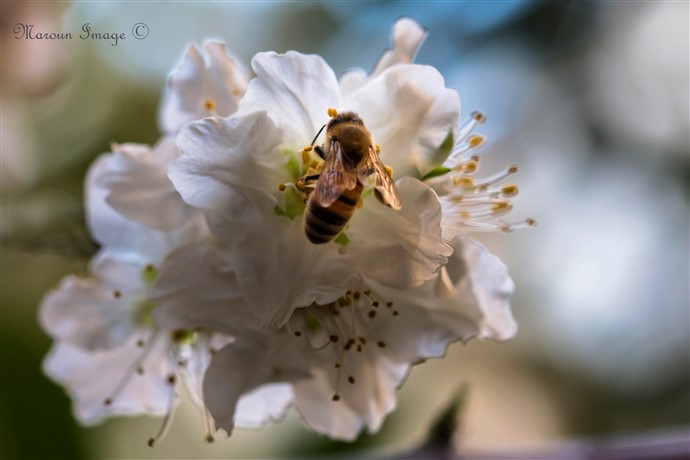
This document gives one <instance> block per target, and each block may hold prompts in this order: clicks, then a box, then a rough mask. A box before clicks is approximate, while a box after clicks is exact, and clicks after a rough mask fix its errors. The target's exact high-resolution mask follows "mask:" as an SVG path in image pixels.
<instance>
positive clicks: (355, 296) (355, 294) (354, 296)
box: [352, 291, 362, 300]
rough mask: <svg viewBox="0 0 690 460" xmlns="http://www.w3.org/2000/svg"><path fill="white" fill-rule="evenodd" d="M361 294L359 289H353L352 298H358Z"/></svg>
mask: <svg viewBox="0 0 690 460" xmlns="http://www.w3.org/2000/svg"><path fill="white" fill-rule="evenodd" d="M361 296H362V294H360V292H359V291H355V292H353V293H352V298H353V299H355V300H359V298H360V297H361Z"/></svg>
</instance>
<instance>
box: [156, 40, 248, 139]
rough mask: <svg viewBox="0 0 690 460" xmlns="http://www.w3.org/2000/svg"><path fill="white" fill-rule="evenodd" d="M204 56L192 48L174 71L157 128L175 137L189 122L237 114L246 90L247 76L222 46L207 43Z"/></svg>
mask: <svg viewBox="0 0 690 460" xmlns="http://www.w3.org/2000/svg"><path fill="white" fill-rule="evenodd" d="M202 49H203V52H201V51H199V49H197V47H196V46H195V45H194V44H192V45H189V47H188V48H187V52H186V53H185V55H184V57H183V58H182V62H181V63H180V64H179V65H178V66H177V68H175V70H173V72H172V73H171V75H170V77H169V79H168V85H167V87H166V89H165V95H164V97H163V102H162V103H161V106H160V109H159V112H158V124H159V125H160V127H161V129H162V130H163V131H164V132H166V133H174V132H177V131H179V129H180V128H181V127H182V125H184V124H185V123H187V122H188V121H192V120H199V119H201V118H205V117H208V116H212V115H218V116H222V117H226V116H228V115H230V114H232V113H233V112H235V111H236V110H237V105H238V101H239V100H240V98H241V97H242V95H243V94H244V92H245V90H246V88H247V72H246V70H245V69H244V68H243V66H242V65H241V64H240V63H239V62H238V61H237V60H236V59H234V58H233V57H231V56H229V55H228V52H227V50H226V49H225V44H223V43H217V42H212V41H208V42H205V43H204V44H203V47H202Z"/></svg>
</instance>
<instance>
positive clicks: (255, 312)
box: [40, 19, 532, 445]
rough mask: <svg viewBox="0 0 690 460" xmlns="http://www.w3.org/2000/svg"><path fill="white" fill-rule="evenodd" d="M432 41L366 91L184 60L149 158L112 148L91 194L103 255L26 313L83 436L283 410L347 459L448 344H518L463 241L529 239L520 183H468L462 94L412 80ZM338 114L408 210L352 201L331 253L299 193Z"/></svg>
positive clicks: (398, 28)
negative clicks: (109, 421)
mask: <svg viewBox="0 0 690 460" xmlns="http://www.w3.org/2000/svg"><path fill="white" fill-rule="evenodd" d="M425 35H426V32H425V31H424V30H423V29H422V28H421V27H420V26H419V25H418V24H417V23H416V22H414V21H412V20H410V19H401V20H399V21H398V22H397V23H396V24H395V26H394V29H393V44H392V48H391V49H389V50H387V51H385V52H384V54H383V55H382V56H381V58H380V59H379V61H378V63H377V65H376V67H375V68H374V70H373V71H372V72H370V73H367V72H364V71H359V70H356V71H349V72H347V73H345V74H343V75H342V76H340V78H338V77H336V75H335V73H334V71H333V70H332V69H331V68H330V67H329V66H328V65H327V64H326V62H325V61H324V60H323V59H322V58H321V57H319V56H315V55H304V54H300V53H297V52H288V53H285V54H276V53H273V52H266V53H259V54H257V55H256V56H255V57H254V58H253V59H252V61H251V69H252V70H253V74H254V75H255V76H254V77H253V78H250V77H249V75H250V73H249V71H248V70H247V69H246V68H245V67H244V66H243V65H242V64H240V63H239V62H238V61H237V60H236V59H234V58H233V57H232V56H231V55H230V54H229V53H228V51H227V50H226V48H225V46H224V45H223V44H221V43H216V42H207V43H205V44H204V45H203V46H202V47H201V48H197V47H196V46H194V45H191V46H189V48H188V49H187V50H186V53H185V55H184V57H183V59H182V61H181V63H180V64H179V66H178V67H176V68H175V69H174V70H173V72H172V73H171V75H170V77H169V81H168V85H167V87H166V89H165V94H164V98H163V102H162V104H161V107H160V112H159V126H160V128H161V131H162V132H163V133H164V134H163V136H162V138H161V139H160V141H159V142H158V143H157V144H156V145H154V146H153V147H150V146H146V145H139V144H118V145H113V146H112V152H110V153H107V154H104V155H102V156H101V157H100V158H98V159H97V160H96V162H95V163H94V165H93V166H92V167H91V169H90V171H89V173H88V176H87V178H86V185H85V187H86V188H85V191H86V210H87V218H88V225H89V229H90V231H91V233H92V235H93V238H94V239H95V240H96V241H97V242H98V243H99V245H100V249H99V251H98V253H97V254H96V255H95V257H94V258H93V260H92V261H91V263H90V267H89V275H88V276H87V277H85V278H84V277H77V276H68V277H67V278H65V279H64V280H63V281H62V283H61V284H60V286H59V287H58V288H57V289H55V290H54V291H52V292H50V293H49V294H48V295H46V297H45V299H44V300H43V303H42V306H41V310H40V319H41V322H42V325H43V327H44V329H45V330H46V331H47V332H48V333H49V334H50V335H51V336H52V337H53V339H54V340H55V342H54V345H53V347H52V349H51V351H50V352H49V354H48V356H47V358H46V360H45V363H44V368H45V372H46V373H47V374H48V375H49V376H50V377H51V378H52V379H53V380H55V381H56V382H58V383H60V384H62V385H64V387H65V388H66V389H67V391H68V392H69V394H70V396H71V398H72V399H73V402H74V412H75V416H76V418H77V419H78V420H79V421H80V422H82V423H83V424H86V425H90V424H94V423H98V422H99V421H101V420H103V419H105V418H107V417H111V416H116V415H134V414H152V415H160V416H164V422H163V423H162V426H161V429H160V432H159V433H157V434H156V435H155V436H153V437H151V439H150V440H149V444H150V445H154V444H155V443H157V442H158V441H159V440H160V439H161V438H162V437H163V436H164V434H165V431H166V430H167V428H168V427H169V426H170V422H171V420H172V415H173V413H174V409H175V405H176V403H177V401H178V399H179V398H178V395H179V394H181V393H182V392H183V391H182V390H183V387H184V389H185V391H184V392H185V393H187V394H189V397H190V398H191V399H192V401H193V402H194V404H195V405H196V406H198V408H199V409H200V411H201V413H202V414H203V419H204V421H205V428H204V429H205V435H206V438H207V440H209V441H212V440H213V439H214V435H215V434H216V432H217V431H218V430H222V431H223V432H225V433H226V434H228V435H229V434H230V433H231V432H232V430H233V428H234V426H236V425H237V426H240V427H259V426H262V425H264V424H266V423H268V422H270V421H276V420H279V419H281V418H282V417H283V416H284V414H285V413H286V411H287V410H288V409H289V408H290V407H294V409H295V410H297V411H298V412H299V414H300V415H301V418H302V420H303V422H304V423H305V425H307V426H308V427H309V428H310V429H311V430H314V431H316V432H319V433H322V434H324V435H327V436H329V437H331V438H334V439H342V440H352V439H354V438H355V437H356V436H357V435H358V433H360V432H361V431H362V430H368V431H369V432H374V431H376V430H378V429H379V428H380V427H381V424H382V422H383V419H384V417H385V415H386V414H388V413H389V412H391V411H392V410H393V409H394V407H395V405H396V389H397V388H398V387H400V386H401V385H402V383H403V381H404V380H405V378H406V376H407V375H408V373H409V371H410V369H411V367H412V366H413V365H415V364H418V363H421V362H423V361H424V360H426V359H429V358H439V357H442V356H443V355H444V354H445V352H446V348H447V346H448V344H449V343H451V342H455V341H463V342H464V341H467V340H469V339H470V338H472V337H479V338H482V339H495V340H506V339H509V338H511V337H512V336H513V335H514V334H515V332H516V324H515V322H514V320H513V318H512V315H511V311H510V306H509V303H508V297H509V295H510V294H511V292H512V290H513V283H512V281H511V279H510V277H509V276H508V274H507V271H506V268H505V266H504V265H503V264H502V263H501V262H500V260H498V259H497V258H496V257H494V256H492V255H491V254H490V253H489V252H488V251H487V250H486V249H485V248H484V247H483V246H481V245H480V244H478V243H477V242H474V241H473V240H472V239H471V238H470V236H469V235H470V233H471V232H473V231H486V230H498V231H506V230H511V229H513V228H517V227H522V226H529V225H532V221H531V220H529V219H528V220H526V221H522V222H510V221H507V220H505V219H504V217H505V215H506V213H508V212H509V211H510V208H511V202H510V198H511V197H512V196H514V195H515V194H516V193H517V187H516V186H515V185H514V184H509V183H505V179H506V178H507V177H508V176H510V175H511V174H512V173H514V172H515V171H516V168H515V167H514V166H510V167H508V168H507V169H506V170H505V171H502V172H499V173H497V174H495V175H492V176H490V177H485V178H480V177H478V176H477V174H476V172H477V167H478V162H479V156H478V155H477V153H476V152H477V149H478V148H479V147H480V146H481V145H482V144H483V143H484V139H483V137H482V136H481V135H479V134H476V133H475V132H474V130H475V127H476V126H477V125H478V124H479V123H482V122H483V121H484V116H483V115H482V114H480V113H478V112H474V113H472V114H471V115H470V116H469V117H465V118H468V120H467V121H465V122H464V123H461V122H460V120H461V117H460V98H459V96H458V94H457V92H456V91H455V90H453V89H450V88H447V87H446V86H445V82H444V79H443V77H442V75H441V74H440V73H439V72H438V71H437V70H436V69H435V68H433V67H430V66H426V65H418V64H414V63H413V60H414V56H415V54H416V52H417V50H418V48H419V46H420V45H421V43H422V42H423V40H424V38H425ZM338 112H339V113H345V112H355V113H357V114H358V116H359V117H360V118H361V120H362V121H363V122H364V125H365V126H366V128H367V129H368V131H369V132H370V134H371V137H372V139H373V142H375V143H376V145H375V147H376V150H377V153H376V155H378V156H379V159H380V161H381V162H382V163H383V164H385V165H386V169H385V171H384V174H392V180H393V181H394V183H395V190H396V194H397V197H398V198H399V200H400V203H401V207H400V209H392V208H390V207H387V206H384V205H382V204H381V203H380V202H379V200H377V199H376V198H375V195H377V193H374V192H375V190H372V187H371V186H370V185H368V184H365V186H364V188H363V191H362V193H361V197H360V198H359V202H358V204H357V209H356V211H355V212H354V214H353V215H352V217H351V218H350V219H346V220H347V221H346V222H344V223H343V225H342V231H341V232H340V234H339V235H338V237H337V238H335V239H334V240H333V241H331V242H329V243H326V244H318V245H317V244H314V243H312V242H311V241H309V239H308V238H307V236H306V234H305V222H304V219H305V217H304V215H305V208H306V206H307V205H306V204H305V203H308V202H309V198H310V190H309V189H308V188H305V187H300V186H299V184H300V182H303V181H304V179H305V177H312V180H313V181H317V182H318V181H319V180H320V176H319V171H321V170H322V168H324V160H323V159H322V158H319V156H318V155H316V151H318V150H320V149H319V148H318V147H319V146H320V145H321V144H322V143H325V142H326V140H325V137H326V136H327V135H328V131H322V132H320V130H321V128H322V127H323V126H324V125H326V124H328V122H329V119H331V117H335V116H337V115H336V114H337V113H338ZM317 133H319V134H318V135H317ZM314 136H317V139H315V140H314V141H313V142H312V139H314ZM313 147H316V148H313ZM329 153H331V152H328V151H326V152H325V154H329ZM310 175H311V176H310Z"/></svg>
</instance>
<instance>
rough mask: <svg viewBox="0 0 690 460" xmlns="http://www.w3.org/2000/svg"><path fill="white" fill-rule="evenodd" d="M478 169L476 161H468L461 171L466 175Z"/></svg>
mask: <svg viewBox="0 0 690 460" xmlns="http://www.w3.org/2000/svg"><path fill="white" fill-rule="evenodd" d="M477 169H478V163H477V162H476V161H469V162H467V163H466V164H465V166H463V168H462V170H463V171H464V172H466V173H470V174H471V173H473V172H476V171H477Z"/></svg>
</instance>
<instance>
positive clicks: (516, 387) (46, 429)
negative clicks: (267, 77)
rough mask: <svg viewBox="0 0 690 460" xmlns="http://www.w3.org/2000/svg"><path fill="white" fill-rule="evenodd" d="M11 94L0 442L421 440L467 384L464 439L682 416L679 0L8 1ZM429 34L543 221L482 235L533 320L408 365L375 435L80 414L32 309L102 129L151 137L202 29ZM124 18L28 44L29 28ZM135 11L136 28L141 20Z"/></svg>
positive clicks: (684, 113) (684, 170) (255, 39)
mask: <svg viewBox="0 0 690 460" xmlns="http://www.w3.org/2000/svg"><path fill="white" fill-rule="evenodd" d="M1 8H2V15H1V16H2V19H1V22H0V27H1V33H2V45H1V46H2V69H1V72H2V92H1V94H0V98H1V112H2V113H1V118H0V124H1V133H2V155H1V157H0V160H1V163H0V165H1V171H0V172H1V176H0V178H1V181H2V182H1V188H2V190H1V191H2V200H1V203H0V204H1V212H2V214H1V217H2V220H1V225H0V232H1V233H0V236H1V238H2V261H1V263H2V265H1V270H2V271H1V282H2V284H1V290H2V292H1V297H0V301H1V303H2V305H1V306H2V309H1V313H2V317H1V319H2V322H1V327H2V329H1V334H0V346H1V350H0V351H1V356H0V366H2V367H1V369H0V373H1V375H2V383H1V384H2V391H1V392H0V400H1V402H2V407H1V411H0V422H1V425H0V426H1V427H2V430H1V431H2V433H1V439H0V443H1V445H2V452H1V453H0V454H1V456H2V458H8V459H9V458H26V459H35V458H69V459H81V458H195V457H196V458H199V457H203V458H237V457H242V458H253V457H306V456H324V455H329V456H330V455H335V454H342V453H347V452H350V453H353V452H360V453H361V452H366V453H393V452H399V451H404V450H407V449H410V448H412V447H414V446H415V445H416V444H418V443H419V442H421V441H423V439H424V436H425V432H426V430H427V429H428V428H429V424H430V423H431V420H432V419H433V418H434V417H435V415H436V414H437V413H438V412H439V411H440V410H441V409H442V408H443V407H445V405H446V404H447V403H448V402H449V401H450V400H451V399H452V396H453V394H454V392H455V391H456V390H457V388H458V387H459V386H460V385H461V384H463V383H465V384H467V388H468V396H467V400H466V404H465V406H464V407H463V410H462V413H461V414H459V416H460V417H461V420H462V423H461V429H460V430H459V431H458V433H457V434H456V439H455V441H456V445H457V446H458V447H461V448H466V449H471V450H480V451H496V450H501V449H507V450H509V451H510V450H511V449H531V448H542V447H545V446H550V445H553V444H554V443H558V442H560V441H564V440H569V439H574V438H582V437H593V436H613V435H617V434H621V433H628V434H633V435H634V434H635V433H638V432H640V431H648V430H661V431H668V430H672V431H677V430H678V429H681V430H682V429H685V430H686V432H687V426H688V424H689V423H690V420H689V418H690V417H689V413H688V411H689V407H690V400H689V398H688V396H689V394H690V387H689V385H688V383H689V382H688V379H689V376H690V372H689V356H688V355H689V353H690V343H689V335H690V334H689V318H688V314H689V313H688V306H689V300H688V282H689V269H688V255H689V253H690V247H689V243H688V224H689V221H690V218H689V215H688V209H689V207H688V201H689V197H690V194H689V193H688V192H689V190H688V185H689V184H690V168H689V167H690V157H689V150H690V147H689V145H688V143H689V139H688V129H689V124H690V120H689V119H688V117H689V110H688V100H689V95H688V84H689V74H688V54H689V50H688V33H689V26H688V14H689V11H688V4H687V3H674V2H634V3H633V2H630V3H623V2H615V3H614V2H608V3H607V2H601V3H596V2H576V1H572V2H568V1H560V2H527V1H515V2H483V3H480V2H437V3H436V2H434V3H431V2H428V3H421V2H420V3H415V2H404V3H396V2H366V3H364V2H361V3H353V2H332V3H325V2H288V3H281V2H270V3H259V2H233V3H214V2H174V3H173V2H170V3H166V2H151V3H138V4H135V3H117V2H95V3H90V2H86V3H77V2H75V3H71V4H70V3H49V2H37V3H33V2H3V3H2V6H1ZM405 15H406V16H411V17H413V18H415V19H417V20H418V21H419V22H420V23H421V24H422V25H423V26H425V27H426V28H427V29H429V36H428V38H427V40H426V42H425V44H424V46H423V47H422V49H421V52H420V53H419V55H418V58H417V62H419V63H423V64H431V65H434V66H435V67H437V68H438V69H439V70H440V71H441V72H442V73H443V74H444V75H445V76H446V79H447V84H448V86H451V87H454V88H456V89H458V91H459V92H460V95H461V97H462V103H463V113H464V114H465V115H468V114H469V112H470V111H472V110H474V109H481V110H483V111H484V112H485V113H486V114H487V116H488V122H487V123H486V124H485V125H483V126H482V127H481V128H482V129H481V131H482V132H483V133H484V134H486V135H487V136H488V138H489V142H488V146H487V147H485V148H484V149H483V153H482V155H483V159H482V168H483V172H484V173H486V174H487V175H488V174H491V173H492V172H494V171H496V170H498V169H499V168H501V167H503V166H504V165H506V164H510V163H518V164H520V167H521V170H520V173H519V174H518V176H517V179H516V180H517V182H518V184H519V185H520V187H521V196H520V197H518V199H517V200H516V201H517V205H516V209H515V214H514V215H515V216H516V217H517V218H522V217H527V216H530V217H534V218H536V219H537V220H538V222H539V226H538V227H537V228H536V229H533V230H525V231H520V232H516V233H511V234H508V235H504V234H501V235H488V236H486V235H482V237H481V238H480V239H481V241H483V242H484V243H485V244H486V245H487V246H489V248H490V249H491V250H492V251H493V252H494V253H496V254H497V255H499V256H500V257H501V258H502V259H503V260H504V261H505V262H506V263H507V264H508V266H509V268H510V270H511V274H512V276H513V278H514V280H515V282H516V284H517V290H516V293H515V295H514V297H513V300H512V305H513V311H514V314H515V316H516V318H517V320H518V322H519V324H520V332H519V334H518V336H517V338H516V339H515V340H514V341H512V342H510V343H507V344H495V343H491V342H472V343H470V344H469V345H467V346H462V345H459V344H458V345H455V346H453V347H451V349H450V352H449V356H448V357H447V358H446V359H444V360H437V361H433V362H431V361H430V362H428V363H426V364H424V365H423V366H421V367H420V368H416V369H415V370H414V371H413V372H412V374H411V376H410V378H409V380H408V382H407V384H406V385H405V387H404V388H403V389H402V390H401V391H400V393H399V396H400V404H399V408H398V410H397V411H396V412H395V413H393V414H392V415H391V416H389V417H388V419H387V420H386V423H385V425H384V428H383V430H382V431H381V432H380V433H379V434H377V435H374V436H369V435H364V436H362V438H361V439H360V440H359V441H358V442H357V443H355V444H353V445H349V444H342V443H333V442H329V441H328V440H326V439H324V438H321V437H319V436H316V435H313V434H310V433H308V432H307V431H306V430H305V429H303V428H302V427H301V425H300V422H299V419H298V417H297V416H296V415H294V414H293V415H291V416H289V417H288V418H287V420H286V421H284V422H283V423H280V424H277V425H274V426H271V427H268V428H266V429H263V430H256V431H252V430H245V431H243V430H238V431H237V432H236V433H235V435H233V437H232V438H231V439H230V440H222V441H219V442H216V443H215V444H214V445H207V444H204V443H203V441H202V436H203V433H202V430H201V421H200V417H199V415H198V414H197V412H196V411H195V410H194V409H193V408H192V407H190V406H189V405H186V404H184V405H183V406H182V408H181V410H180V411H179V412H178V414H177V416H176V421H175V425H174V426H173V429H172V432H171V433H170V434H169V435H168V437H167V438H166V440H165V441H164V442H163V443H161V444H160V445H159V446H157V447H156V448H155V449H150V448H148V447H147V446H146V440H147V439H148V438H149V437H150V436H151V435H152V434H153V433H155V432H156V430H157V428H158V426H159V421H158V420H155V419H151V418H146V417H141V418H134V419H117V420H111V421H108V422H106V423H104V424H102V425H100V426H98V427H95V428H82V427H79V426H78V425H77V424H76V423H75V421H74V420H73V418H72V416H71V413H70V401H69V400H68V398H67V397H66V395H65V393H64V392H63V390H62V389H61V388H60V387H58V386H56V385H55V384H53V383H52V382H50V381H49V380H47V378H46V377H44V375H43V374H42V372H41V361H42V359H43V356H44V355H45V353H46V351H47V350H48V347H49V345H50V340H49V338H47V337H46V336H45V334H44V333H43V332H42V331H41V329H40V327H39V325H38V322H37V319H36V312H37V307H38V305H39V303H40V300H41V298H42V296H43V295H44V294H45V293H46V292H47V291H48V290H49V289H51V288H52V287H54V286H56V285H57V283H58V282H59V280H60V279H61V278H62V277H63V276H65V275H67V274H69V273H82V274H84V273H86V272H87V263H88V260H89V258H90V256H91V255H92V254H93V251H94V250H95V246H94V245H93V243H92V242H91V240H90V239H89V235H88V232H87V231H86V229H85V226H84V215H83V209H82V198H83V195H82V194H83V191H82V186H83V179H84V174H85V172H86V170H87V168H88V166H89V164H90V162H91V161H92V160H93V159H94V158H96V157H97V156H98V155H99V154H101V153H103V152H107V151H108V150H109V145H110V143H111V142H141V143H154V142H155V141H156V140H157V138H158V137H159V132H158V128H157V125H156V110H157V105H158V102H159V100H160V96H161V94H162V88H163V85H164V82H165V78H166V75H167V73H168V72H169V71H170V70H171V69H172V68H173V66H174V65H175V64H176V63H177V62H178V61H179V59H180V56H181V55H182V52H183V50H184V48H185V46H186V44H188V43H189V42H193V41H196V42H197V43H199V42H201V40H203V39H204V38H211V37H214V38H221V39H224V40H225V41H227V43H228V47H229V49H230V50H231V51H232V52H233V53H234V54H235V55H236V56H237V57H238V58H240V59H241V60H242V61H243V62H245V63H246V65H247V66H248V65H249V60H250V58H251V56H252V55H253V54H254V53H256V52H259V51H264V50H276V51H286V50H289V49H295V50H298V51H302V52H306V53H317V54H320V55H322V56H324V57H325V59H326V60H327V61H328V62H329V63H330V64H331V66H332V67H333V68H334V69H335V70H336V72H338V73H341V72H343V71H344V70H346V69H348V68H350V67H362V68H365V69H368V70H369V69H371V68H372V67H373V66H374V64H375V62H376V58H377V57H378V55H379V54H380V53H381V52H382V51H383V49H384V48H386V47H388V46H389V34H390V30H391V27H392V25H393V23H394V21H395V19H397V18H398V17H400V16H405ZM87 22H88V23H90V24H91V27H92V29H93V30H94V31H98V32H125V33H126V34H127V35H128V37H127V39H125V40H121V41H120V42H119V43H118V45H117V46H111V43H112V42H111V41H108V40H102V41H94V40H79V39H75V40H71V41H60V40H51V41H46V40H19V39H15V35H14V34H13V31H12V29H13V27H14V25H15V24H16V23H26V24H34V25H35V30H36V31H44V32H58V31H70V32H73V34H74V35H78V34H79V31H80V29H81V26H82V24H84V23H87ZM137 22H143V23H145V24H147V25H148V27H149V29H150V35H149V36H148V37H147V38H146V39H144V40H135V39H133V38H132V37H131V33H130V31H131V28H132V26H133V25H134V24H135V23H137Z"/></svg>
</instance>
